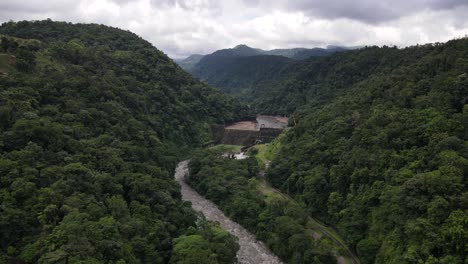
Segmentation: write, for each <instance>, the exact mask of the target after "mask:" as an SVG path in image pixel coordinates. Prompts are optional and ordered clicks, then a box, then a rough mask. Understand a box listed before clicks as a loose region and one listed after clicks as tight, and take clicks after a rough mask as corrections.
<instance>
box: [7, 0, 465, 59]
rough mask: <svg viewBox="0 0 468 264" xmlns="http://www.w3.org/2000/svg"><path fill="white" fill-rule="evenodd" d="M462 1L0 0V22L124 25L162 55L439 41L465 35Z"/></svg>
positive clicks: (463, 5)
mask: <svg viewBox="0 0 468 264" xmlns="http://www.w3.org/2000/svg"><path fill="white" fill-rule="evenodd" d="M467 14H468V0H385V1H384V0H381V1H379V0H0V22H5V21H9V20H14V21H18V20H25V19H26V20H38V19H46V18H51V19H53V20H60V21H71V22H86V23H100V24H105V25H110V26H115V27H119V28H122V29H128V30H130V31H132V32H134V33H136V34H138V35H140V36H142V37H143V38H145V39H146V40H148V41H150V42H151V43H153V44H154V45H155V46H156V47H157V48H159V49H161V50H162V51H164V52H165V53H167V54H168V55H169V56H171V57H174V58H181V57H185V56H187V55H190V54H194V53H200V54H207V53H211V52H213V51H215V50H218V49H221V48H229V47H233V46H235V45H237V44H247V45H249V46H252V47H256V48H262V49H273V48H292V47H325V46H327V45H344V46H358V45H384V44H385V45H398V46H407V45H414V44H417V43H420V44H421V43H428V42H443V41H447V40H449V39H452V38H457V37H463V36H466V35H468V15H467Z"/></svg>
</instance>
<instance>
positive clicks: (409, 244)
mask: <svg viewBox="0 0 468 264" xmlns="http://www.w3.org/2000/svg"><path fill="white" fill-rule="evenodd" d="M252 91H253V92H252V93H250V94H249V96H246V97H245V98H251V103H252V104H253V105H254V106H255V107H256V108H257V110H258V111H259V112H263V113H270V114H288V115H290V123H291V125H292V127H291V128H290V129H289V130H288V131H287V132H286V133H285V135H284V137H283V138H282V139H281V140H280V143H277V144H276V145H277V146H278V147H277V149H275V151H276V155H275V158H274V160H273V162H272V164H271V167H270V169H269V170H268V171H267V173H266V178H267V179H268V181H269V182H270V183H271V184H272V185H273V186H275V187H276V188H279V189H280V190H281V191H283V192H285V193H288V194H289V195H291V196H293V197H294V198H295V199H296V200H297V201H298V202H301V203H304V204H305V205H306V207H307V210H308V213H309V214H311V215H313V216H315V217H318V218H319V219H321V220H322V221H323V222H325V223H326V224H328V225H331V226H334V227H336V229H337V230H338V232H339V233H340V234H341V235H343V236H344V238H345V240H346V241H347V242H349V243H350V246H351V248H353V249H354V250H355V251H356V252H357V254H358V256H359V259H360V260H361V262H362V263H369V264H370V263H460V264H461V263H466V257H467V254H466V253H467V252H466V249H465V246H464V245H465V244H464V243H465V242H464V241H466V239H467V238H468V235H467V234H468V232H466V231H467V230H468V224H467V223H468V214H467V209H468V203H467V198H466V195H467V192H466V190H467V184H468V182H467V181H468V178H467V177H466V176H467V175H468V174H467V173H468V38H462V39H457V40H452V41H449V42H447V43H437V44H427V45H418V46H413V47H408V48H404V49H398V48H396V47H366V48H363V49H360V50H355V51H349V52H340V53H335V54H333V55H331V56H327V57H320V58H312V59H308V60H304V61H301V62H297V63H295V64H292V65H291V66H288V67H287V68H285V69H283V71H282V73H281V76H278V77H277V78H275V79H273V80H271V81H269V82H266V83H264V84H262V85H259V86H257V87H256V88H255V89H253V90H252Z"/></svg>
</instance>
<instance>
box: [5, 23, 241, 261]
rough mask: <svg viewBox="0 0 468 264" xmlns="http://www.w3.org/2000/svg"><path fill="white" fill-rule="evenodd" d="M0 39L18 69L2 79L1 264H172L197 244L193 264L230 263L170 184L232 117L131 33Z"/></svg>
mask: <svg viewBox="0 0 468 264" xmlns="http://www.w3.org/2000/svg"><path fill="white" fill-rule="evenodd" d="M0 34H3V35H6V36H7V37H3V38H2V41H1V44H2V45H1V46H0V49H1V50H0V55H1V56H4V57H5V56H6V57H11V58H14V60H12V61H10V62H7V63H8V67H4V69H3V68H2V70H4V71H6V74H3V75H0V201H1V205H0V212H1V213H0V230H1V234H2V235H1V237H0V262H2V263H4V262H7V261H9V262H15V263H16V262H17V263H52V262H54V263H57V262H66V263H83V262H80V261H86V262H87V263H88V262H89V263H91V262H92V263H110V262H112V263H167V262H169V261H170V259H171V258H172V259H173V260H181V259H182V260H181V261H183V258H184V257H187V254H189V255H190V254H192V253H190V252H189V253H187V252H188V251H187V249H186V248H185V247H186V246H187V245H191V246H190V247H191V248H197V245H194V244H193V242H194V241H195V240H196V241H197V243H201V244H199V246H200V248H202V249H203V250H202V251H200V250H195V251H196V254H197V256H193V257H194V258H195V259H196V258H197V257H198V258H200V259H207V258H208V257H211V258H213V256H218V257H219V258H223V257H226V256H229V257H228V259H226V258H225V259H224V260H222V259H218V260H216V261H218V262H220V263H231V262H232V261H233V260H232V258H235V251H236V250H237V249H236V247H235V246H233V244H232V243H234V242H233V241H231V240H232V238H229V235H228V234H227V233H226V234H222V233H223V232H224V231H222V230H217V229H215V231H213V233H210V232H211V231H209V232H208V231H203V232H202V235H197V232H198V231H196V230H195V229H196V226H195V220H196V216H195V214H194V213H193V212H192V211H191V209H190V207H189V206H188V205H187V204H184V203H183V202H182V201H181V199H180V192H179V186H178V185H177V183H176V182H175V181H174V180H173V178H172V172H173V170H174V167H175V164H176V162H177V161H178V160H180V159H181V158H182V157H181V155H183V154H181V153H185V154H186V153H187V152H189V151H190V150H191V149H192V148H193V147H194V146H198V145H200V144H201V142H202V141H204V140H209V139H210V134H209V126H208V124H209V123H213V122H221V121H224V120H229V119H235V118H236V116H237V114H233V113H239V112H240V113H242V109H241V108H240V106H239V105H237V104H236V103H235V102H234V101H233V100H232V99H230V98H227V97H225V96H224V95H222V94H221V93H220V92H219V91H216V90H214V89H212V88H210V87H208V86H206V85H204V84H202V83H200V82H198V81H196V80H195V79H193V78H192V77H191V76H190V75H189V74H187V73H186V72H184V71H183V70H182V69H180V68H179V67H178V66H177V65H176V64H175V63H174V62H172V61H171V60H170V59H169V58H168V57H167V56H166V55H164V54H163V53H162V52H160V51H159V50H157V49H156V48H154V47H153V46H152V45H151V44H150V43H148V42H146V41H144V40H143V39H141V38H139V37H138V36H136V35H135V34H133V33H130V32H126V31H122V30H119V29H115V28H110V27H105V26H100V25H93V24H90V25H84V24H70V23H60V22H52V21H50V20H48V21H36V22H27V21H22V22H18V23H15V22H9V23H5V24H3V25H2V26H1V27H0ZM20 38H21V39H20ZM31 39H35V40H31ZM20 40H21V41H20ZM194 228H195V229H194ZM187 232H189V233H187ZM210 234H211V235H210ZM184 235H187V236H184ZM177 237H180V238H179V239H177V240H173V239H174V238H177ZM212 237H215V238H212ZM211 239H213V241H212V240H211ZM225 239H226V240H225ZM228 240H229V241H230V242H229V241H228ZM216 243H221V244H223V245H228V244H229V245H230V246H229V248H231V249H226V250H227V251H229V252H228V253H226V254H224V252H222V250H224V249H225V248H224V247H220V246H219V244H217V246H214V245H216ZM173 245H176V248H177V249H178V251H177V252H176V253H177V254H176V255H173V253H172V248H173ZM210 247H211V248H210ZM214 251H216V255H213V254H215V253H214ZM231 251H234V255H232V252H231ZM194 254H195V253H194ZM203 254H205V255H203ZM212 260H213V259H212ZM213 261H215V260H213Z"/></svg>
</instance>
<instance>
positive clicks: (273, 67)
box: [192, 55, 294, 96]
mask: <svg viewBox="0 0 468 264" xmlns="http://www.w3.org/2000/svg"><path fill="white" fill-rule="evenodd" d="M292 63H294V61H293V60H292V59H289V58H286V57H283V56H273V55H259V56H249V57H237V56H236V57H223V56H219V57H218V56H215V57H204V58H203V59H202V60H201V61H200V63H199V64H198V65H197V66H196V67H195V68H194V69H193V70H192V74H193V75H194V76H198V77H200V78H201V79H202V80H204V81H206V82H207V83H208V84H210V85H212V86H214V87H217V88H219V89H220V90H221V91H223V92H224V93H228V94H236V95H241V94H244V95H245V96H249V95H251V93H252V90H253V89H255V87H257V86H259V85H260V84H263V83H265V82H272V81H273V80H275V79H276V78H277V76H279V75H280V73H281V72H282V71H283V70H284V69H285V68H286V67H287V66H288V65H290V64H292Z"/></svg>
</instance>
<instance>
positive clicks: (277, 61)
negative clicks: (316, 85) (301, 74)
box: [176, 44, 351, 94]
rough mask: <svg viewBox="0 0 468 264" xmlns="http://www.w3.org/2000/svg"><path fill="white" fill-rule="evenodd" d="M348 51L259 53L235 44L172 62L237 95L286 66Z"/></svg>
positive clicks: (257, 50) (323, 50) (292, 50)
mask: <svg viewBox="0 0 468 264" xmlns="http://www.w3.org/2000/svg"><path fill="white" fill-rule="evenodd" d="M349 49H351V48H345V47H338V46H329V47H327V48H325V49H324V48H313V49H307V48H293V49H273V50H262V49H256V48H251V47H249V46H247V45H243V44H242V45H237V46H236V47H234V48H231V49H222V50H218V51H215V52H213V53H211V54H209V55H199V54H195V55H190V56H189V57H188V58H186V59H182V60H176V62H177V63H178V64H179V65H180V66H181V67H182V68H183V69H185V70H186V71H188V72H190V73H191V74H192V75H193V76H195V77H197V78H199V79H200V80H202V81H205V82H207V83H208V84H209V85H211V86H214V87H217V88H219V89H220V90H222V91H223V92H225V93H230V94H239V93H244V92H246V91H249V90H251V89H254V88H255V86H256V85H257V84H258V83H260V82H264V81H265V80H267V79H268V80H270V79H272V78H275V76H277V75H278V73H279V72H281V71H282V70H283V69H284V68H285V67H286V66H289V65H291V64H294V63H296V62H298V61H300V60H305V59H308V58H311V57H323V56H328V55H330V54H333V53H335V52H338V51H346V50H349Z"/></svg>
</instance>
